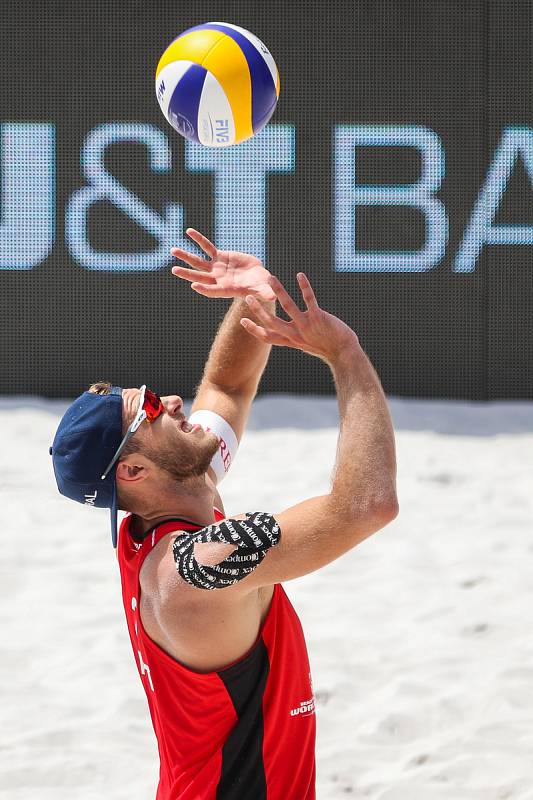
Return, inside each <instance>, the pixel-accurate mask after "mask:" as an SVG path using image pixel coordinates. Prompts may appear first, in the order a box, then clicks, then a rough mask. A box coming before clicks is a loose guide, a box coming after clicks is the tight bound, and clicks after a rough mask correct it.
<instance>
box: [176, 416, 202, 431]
mask: <svg viewBox="0 0 533 800" xmlns="http://www.w3.org/2000/svg"><path fill="white" fill-rule="evenodd" d="M180 428H181V430H182V431H183V433H194V431H197V430H199V429H200V428H201V425H191V423H190V422H187V420H186V419H182V421H181V424H180Z"/></svg>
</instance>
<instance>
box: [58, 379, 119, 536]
mask: <svg viewBox="0 0 533 800" xmlns="http://www.w3.org/2000/svg"><path fill="white" fill-rule="evenodd" d="M121 441H122V389H121V388H120V387H119V386H113V387H112V388H111V393H110V394H93V392H84V393H83V394H82V395H80V397H78V398H77V399H76V400H74V402H73V403H72V405H70V406H69V407H68V408H67V410H66V411H65V413H64V415H63V417H62V419H61V422H60V423H59V427H58V429H57V431H56V435H55V437H54V442H53V444H52V447H51V448H50V455H51V456H52V462H53V465H54V473H55V477H56V482H57V488H58V489H59V491H60V492H61V494H63V495H65V497H70V499H71V500H76V501H77V502H78V503H84V504H85V505H89V506H96V507H97V508H109V509H111V538H112V540H113V547H116V546H117V489H116V485H115V473H116V467H113V469H111V470H110V472H109V475H107V476H106V478H105V479H104V480H102V475H103V473H104V472H105V469H106V467H107V466H108V464H109V463H110V461H111V459H112V458H113V456H114V455H115V453H116V451H117V450H118V447H119V445H120V443H121Z"/></svg>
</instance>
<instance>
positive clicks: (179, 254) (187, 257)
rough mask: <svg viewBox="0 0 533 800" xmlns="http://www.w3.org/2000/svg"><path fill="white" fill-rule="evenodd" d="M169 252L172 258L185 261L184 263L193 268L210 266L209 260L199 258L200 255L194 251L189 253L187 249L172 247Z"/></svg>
mask: <svg viewBox="0 0 533 800" xmlns="http://www.w3.org/2000/svg"><path fill="white" fill-rule="evenodd" d="M170 252H171V253H172V255H173V256H174V258H179V259H180V261H185V263H186V264H188V265H189V266H190V267H193V269H209V267H210V266H211V265H210V263H209V261H206V260H205V258H200V256H197V255H195V254H194V253H189V252H188V250H182V249H181V247H173V248H172V250H171V251H170Z"/></svg>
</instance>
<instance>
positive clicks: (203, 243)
mask: <svg viewBox="0 0 533 800" xmlns="http://www.w3.org/2000/svg"><path fill="white" fill-rule="evenodd" d="M185 233H186V234H187V236H188V237H189V238H190V239H192V240H193V242H196V244H197V245H198V246H199V247H201V248H202V250H203V251H204V253H205V254H206V255H208V256H209V258H216V255H217V252H218V250H217V248H216V247H215V245H214V244H213V242H210V241H209V239H208V238H207V236H204V235H203V234H202V233H200V231H196V230H195V229H194V228H187V230H186V231H185Z"/></svg>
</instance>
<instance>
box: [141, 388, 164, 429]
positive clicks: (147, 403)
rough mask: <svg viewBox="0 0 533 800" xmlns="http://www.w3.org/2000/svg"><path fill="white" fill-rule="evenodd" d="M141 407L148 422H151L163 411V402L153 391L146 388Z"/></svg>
mask: <svg viewBox="0 0 533 800" xmlns="http://www.w3.org/2000/svg"><path fill="white" fill-rule="evenodd" d="M143 408H144V410H145V411H146V418H147V420H148V421H149V422H153V421H154V419H157V418H158V416H159V415H160V414H161V412H162V411H163V403H162V402H161V398H160V397H159V395H157V394H156V393H155V392H152V391H150V389H146V391H145V393H144V403H143Z"/></svg>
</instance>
